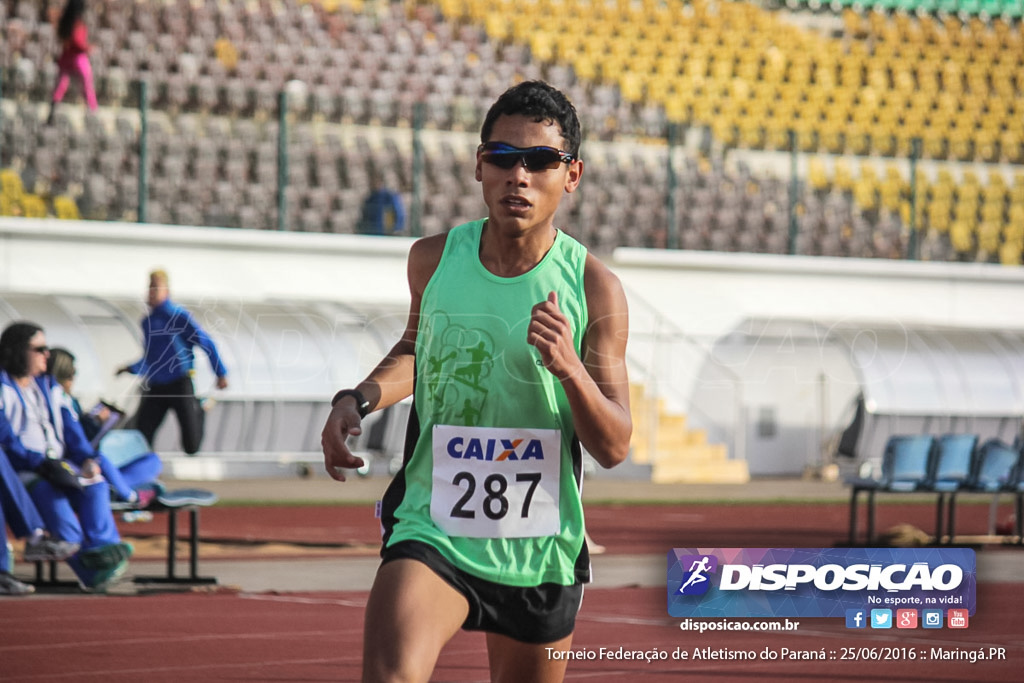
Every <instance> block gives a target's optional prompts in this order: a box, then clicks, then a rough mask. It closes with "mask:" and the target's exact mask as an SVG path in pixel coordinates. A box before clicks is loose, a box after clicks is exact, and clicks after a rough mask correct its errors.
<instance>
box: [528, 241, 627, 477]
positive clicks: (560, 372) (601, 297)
mask: <svg viewBox="0 0 1024 683" xmlns="http://www.w3.org/2000/svg"><path fill="white" fill-rule="evenodd" d="M584 281H585V288H586V294H587V313H588V318H589V322H588V325H587V330H586V334H585V335H584V338H583V357H582V358H580V357H579V356H577V355H576V351H575V348H574V346H573V339H572V330H571V328H570V326H569V321H568V319H567V318H566V317H565V315H564V314H563V313H562V312H561V310H560V309H559V308H558V297H557V295H555V294H554V292H552V293H551V294H550V295H549V296H548V299H547V300H546V301H542V302H540V303H539V304H537V305H535V306H534V308H533V312H532V316H531V320H530V327H529V330H528V333H527V342H529V343H530V344H533V345H534V346H535V347H536V348H537V350H538V351H539V352H540V354H541V358H542V360H543V361H544V363H545V365H546V366H547V368H548V370H549V371H550V372H551V373H553V374H554V375H555V377H557V378H558V379H559V381H560V382H561V383H562V387H563V388H564V389H565V393H566V396H567V397H568V399H569V405H570V406H571V408H572V414H573V425H574V427H575V429H576V435H577V437H579V440H580V442H581V443H582V444H583V446H584V448H586V449H587V451H588V452H589V453H590V454H591V455H592V456H593V457H594V459H595V460H597V462H598V463H600V464H601V466H602V467H606V468H610V467H614V466H615V465H618V464H619V463H620V462H622V461H623V460H625V459H626V456H627V455H629V439H630V435H631V434H632V432H633V420H632V417H631V416H630V412H629V378H628V374H627V372H626V339H627V337H628V334H629V313H628V307H627V304H626V295H625V292H623V290H622V285H621V283H620V282H619V280H618V278H617V277H615V275H614V274H613V273H612V272H611V271H610V270H608V269H607V267H605V266H604V265H603V264H602V263H601V262H600V261H598V260H597V259H596V258H595V257H593V256H588V257H587V266H586V270H585V273H584Z"/></svg>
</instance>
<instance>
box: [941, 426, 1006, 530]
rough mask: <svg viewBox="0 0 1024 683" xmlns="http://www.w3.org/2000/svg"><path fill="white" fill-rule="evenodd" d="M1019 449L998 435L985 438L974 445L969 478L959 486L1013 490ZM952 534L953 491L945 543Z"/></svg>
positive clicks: (984, 491) (974, 489)
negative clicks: (986, 439) (973, 459)
mask: <svg viewBox="0 0 1024 683" xmlns="http://www.w3.org/2000/svg"><path fill="white" fill-rule="evenodd" d="M1020 455H1021V454H1020V451H1019V450H1017V449H1016V448H1014V447H1013V446H1010V445H1009V444H1007V443H1005V442H1004V441H1001V440H999V439H989V440H988V441H986V442H985V443H983V444H982V445H981V448H979V449H978V455H977V457H976V458H975V463H974V468H973V471H972V472H971V479H970V481H968V482H967V484H966V485H965V486H964V487H963V488H962V489H960V490H961V491H972V492H980V493H994V494H996V496H997V498H996V499H994V500H993V503H994V502H995V500H998V494H999V493H1000V492H1004V491H1010V492H1014V493H1015V491H1014V489H1015V488H1016V486H1017V482H1018V480H1019V474H1018V472H1019V468H1018V466H1019V464H1020ZM955 536H956V491H954V492H952V493H951V494H950V497H949V543H953V540H954V537H955Z"/></svg>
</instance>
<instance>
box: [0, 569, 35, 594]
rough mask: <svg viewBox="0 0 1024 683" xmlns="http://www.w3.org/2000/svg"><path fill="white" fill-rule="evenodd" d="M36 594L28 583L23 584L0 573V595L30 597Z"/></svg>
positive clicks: (5, 573) (6, 574)
mask: <svg viewBox="0 0 1024 683" xmlns="http://www.w3.org/2000/svg"><path fill="white" fill-rule="evenodd" d="M35 592H36V587H35V586H33V585H32V584H30V583H23V582H21V581H18V580H17V579H16V578H14V577H13V576H11V575H10V574H8V573H7V572H0V595H30V594H31V593H35Z"/></svg>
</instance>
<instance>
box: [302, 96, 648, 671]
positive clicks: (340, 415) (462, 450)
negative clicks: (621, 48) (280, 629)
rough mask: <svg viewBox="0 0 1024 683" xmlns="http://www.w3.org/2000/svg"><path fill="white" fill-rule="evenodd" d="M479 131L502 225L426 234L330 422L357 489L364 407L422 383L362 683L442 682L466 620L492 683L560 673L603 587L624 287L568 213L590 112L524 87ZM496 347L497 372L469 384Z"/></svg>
mask: <svg viewBox="0 0 1024 683" xmlns="http://www.w3.org/2000/svg"><path fill="white" fill-rule="evenodd" d="M481 140H482V143H483V144H481V145H480V147H479V148H478V151H477V160H476V179H477V181H479V182H480V183H481V184H482V187H483V196H484V200H485V203H486V204H487V207H488V217H487V219H486V220H479V221H475V222H472V223H467V224H464V225H460V226H458V227H456V228H454V229H452V230H451V231H450V232H449V233H448V234H447V235H435V236H431V237H427V238H424V239H421V240H419V241H417V242H415V243H414V244H413V246H412V248H411V251H410V254H409V264H408V275H409V287H410V292H411V307H410V315H409V321H408V325H407V327H406V330H405V332H404V334H403V336H402V339H401V340H400V341H399V342H398V343H397V344H396V345H395V346H394V348H392V349H391V351H390V352H389V353H388V354H387V356H386V357H385V358H384V359H383V361H382V362H381V363H380V364H379V365H378V366H377V367H376V368H375V369H374V370H373V371H372V372H371V373H370V375H369V376H368V377H367V378H366V379H365V380H364V381H363V382H361V383H360V384H359V385H358V386H357V387H356V388H355V389H347V390H343V391H340V392H338V394H337V395H336V396H335V398H334V401H333V403H334V407H333V409H332V411H331V414H330V416H329V418H328V420H327V423H326V425H325V426H324V430H323V435H322V443H323V448H324V460H325V466H326V469H327V471H328V472H329V473H330V475H331V476H332V477H334V478H335V479H337V480H339V481H344V480H345V476H344V473H343V472H342V471H341V470H342V469H344V468H355V467H358V466H360V465H361V464H362V460H361V459H360V458H357V457H355V456H354V455H353V454H352V453H351V451H350V450H349V449H348V447H347V446H346V445H345V439H346V437H347V436H348V435H355V434H359V433H360V429H361V428H360V421H361V418H363V417H365V416H366V414H367V413H368V412H369V411H371V410H380V409H383V408H386V407H388V406H390V405H393V404H395V403H396V402H398V401H400V400H401V399H403V398H405V397H406V396H408V395H409V394H413V398H414V403H413V411H412V414H411V416H410V419H409V426H408V433H407V438H406V453H405V461H404V465H403V467H402V469H401V471H399V473H398V474H397V475H396V477H395V479H394V481H393V482H392V483H391V485H390V486H389V488H388V490H387V493H386V494H385V497H384V501H383V516H382V523H383V527H384V543H383V548H382V551H381V555H382V558H383V562H382V564H381V567H380V569H379V570H378V572H377V577H376V581H375V582H374V585H373V588H372V590H371V592H370V598H369V603H368V604H367V608H366V624H365V632H364V646H363V679H364V680H365V681H388V680H408V681H414V680H415V681H426V680H428V679H429V678H430V675H431V672H432V671H433V668H434V666H435V663H436V661H437V658H438V655H439V654H440V652H441V649H442V648H443V646H444V644H445V643H446V642H447V641H448V640H449V639H450V638H451V637H452V636H453V635H454V634H455V633H456V632H457V631H458V630H459V629H462V628H465V629H470V630H481V631H485V632H486V633H487V648H488V657H489V663H490V669H491V678H492V679H493V680H495V681H509V682H513V681H515V682H517V683H518V682H520V681H534V682H537V681H540V682H543V681H560V680H561V679H562V677H563V676H564V673H565V666H566V658H564V657H551V656H550V650H549V648H554V649H556V650H563V651H564V650H567V649H568V648H569V646H570V643H571V640H572V633H573V630H574V628H575V618H576V613H577V611H578V610H579V606H580V601H581V599H582V593H583V588H582V584H583V583H585V582H587V581H589V579H590V560H589V555H588V552H587V547H586V544H585V542H584V523H583V508H582V504H581V502H580V484H581V480H582V468H581V448H580V447H581V445H582V446H583V447H585V448H586V449H587V451H588V452H589V453H590V454H591V455H592V456H593V457H594V458H595V459H596V460H597V461H598V462H599V463H600V464H601V465H602V466H604V467H613V466H615V465H617V464H618V463H620V462H622V461H623V460H624V459H625V457H626V455H627V453H628V450H629V437H630V433H631V431H632V421H631V419H630V413H629V391H628V386H627V376H626V365H625V348H626V337H627V329H628V321H627V307H626V299H625V295H624V293H623V290H622V286H621V285H620V283H619V281H618V279H617V278H616V277H615V276H614V275H613V274H612V273H611V272H610V271H609V270H608V269H607V268H606V267H605V266H604V265H603V264H601V263H600V261H598V260H597V259H596V258H594V257H593V256H591V255H589V254H588V253H587V251H586V249H585V248H584V247H583V246H582V245H580V244H579V243H578V242H576V241H575V240H574V239H572V238H571V237H569V236H568V235H567V234H565V233H564V232H562V231H560V230H558V229H557V228H556V227H555V226H554V224H553V219H554V216H555V212H556V210H557V209H558V205H559V202H560V201H561V198H562V195H563V193H566V192H573V191H575V190H576V188H577V186H578V185H579V183H580V179H581V177H582V174H583V162H582V161H581V160H580V159H579V145H580V127H579V121H578V119H577V117H576V112H575V109H574V108H573V106H572V104H570V103H569V101H568V100H567V99H566V98H565V96H564V95H563V94H562V93H560V92H559V91H557V90H555V89H554V88H552V87H550V86H548V85H547V84H545V83H540V82H535V81H531V82H525V83H521V84H519V85H517V86H515V87H513V88H511V89H510V90H508V91H506V92H505V93H504V94H503V95H502V96H501V97H500V98H499V99H498V100H497V101H496V102H495V103H494V105H493V106H492V107H491V109H490V111H489V112H488V114H487V117H486V119H485V121H484V125H483V128H482V130H481ZM452 351H454V352H455V353H454V354H453V353H452ZM484 358H487V371H486V372H483V371H480V372H476V368H474V373H473V377H472V379H473V381H459V380H466V368H467V367H470V364H472V363H474V362H477V361H479V360H480V359H484ZM431 359H433V360H434V361H435V362H434V363H431V362H428V361H429V360H431ZM436 359H444V361H443V362H441V363H437V362H436ZM481 370H482V368H481ZM448 380H453V381H448ZM445 383H446V384H447V388H446V390H445V391H443V392H438V391H432V390H431V388H432V387H433V388H436V387H438V386H440V385H442V384H445Z"/></svg>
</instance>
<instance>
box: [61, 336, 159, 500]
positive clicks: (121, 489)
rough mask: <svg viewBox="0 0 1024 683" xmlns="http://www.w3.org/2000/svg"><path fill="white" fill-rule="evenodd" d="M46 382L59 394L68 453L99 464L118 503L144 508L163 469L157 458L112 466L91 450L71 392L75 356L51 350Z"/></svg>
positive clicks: (147, 456) (145, 457) (146, 457)
mask: <svg viewBox="0 0 1024 683" xmlns="http://www.w3.org/2000/svg"><path fill="white" fill-rule="evenodd" d="M46 371H47V373H48V374H49V375H50V378H49V379H48V380H47V382H48V383H49V384H51V385H52V387H51V388H52V389H53V390H54V391H55V393H57V394H59V399H60V400H59V404H60V410H61V417H62V418H63V422H64V443H65V444H67V446H68V450H70V451H72V452H75V453H79V454H81V456H82V457H83V458H84V459H87V460H88V459H92V460H95V461H96V462H98V463H99V466H100V471H101V473H102V474H103V478H104V479H106V480H107V483H108V484H110V490H111V492H112V493H113V495H114V497H115V498H117V499H118V500H121V501H124V502H127V503H134V504H136V505H138V506H139V507H145V506H146V505H148V504H149V502H150V501H151V500H152V499H153V498H154V497H156V494H157V490H158V488H159V484H157V481H156V479H157V477H159V476H160V472H161V470H162V469H163V463H161V462H160V456H159V455H157V454H156V453H153V452H147V453H141V454H139V455H137V456H136V457H134V458H133V459H132V460H130V461H129V462H123V463H118V464H116V465H115V464H114V463H113V462H111V461H110V458H108V457H107V456H105V455H103V453H102V452H97V451H96V450H94V449H93V447H92V444H91V443H90V440H89V437H88V436H87V434H86V429H85V426H86V421H85V420H84V419H83V415H82V408H81V405H79V403H78V401H77V400H75V398H74V396H73V395H72V393H71V387H72V385H73V384H74V382H75V374H76V370H75V357H74V355H72V354H71V352H70V351H68V350H67V349H62V348H59V347H55V348H52V349H50V356H49V359H48V360H47V362H46Z"/></svg>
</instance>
